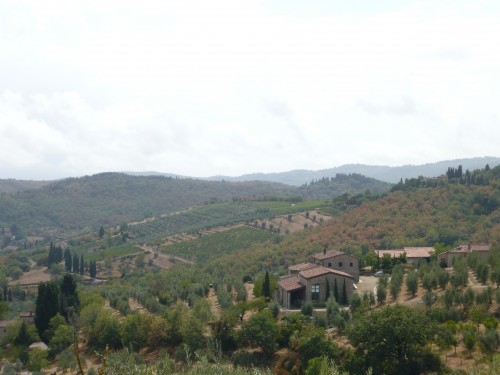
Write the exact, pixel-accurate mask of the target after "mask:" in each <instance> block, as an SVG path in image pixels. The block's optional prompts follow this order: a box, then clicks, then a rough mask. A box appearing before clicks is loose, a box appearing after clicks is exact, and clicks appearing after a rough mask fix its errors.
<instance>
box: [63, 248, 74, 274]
mask: <svg viewBox="0 0 500 375" xmlns="http://www.w3.org/2000/svg"><path fill="white" fill-rule="evenodd" d="M72 265H73V257H72V256H71V250H70V249H69V248H68V249H66V250H65V251H64V266H65V267H66V272H71V266H72Z"/></svg>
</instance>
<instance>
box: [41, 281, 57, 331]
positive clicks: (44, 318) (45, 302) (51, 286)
mask: <svg viewBox="0 0 500 375" xmlns="http://www.w3.org/2000/svg"><path fill="white" fill-rule="evenodd" d="M59 307H60V303H59V286H58V285H57V284H56V283H55V282H53V281H48V282H41V283H40V284H38V296H37V297H36V306H35V325H36V328H37V330H38V333H39V335H40V337H43V333H44V332H45V331H46V330H47V328H49V322H50V319H52V317H54V316H55V315H56V314H57V313H58V312H59Z"/></svg>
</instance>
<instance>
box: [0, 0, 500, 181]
mask: <svg viewBox="0 0 500 375" xmlns="http://www.w3.org/2000/svg"><path fill="white" fill-rule="evenodd" d="M499 17H500V2H498V1H497V0H490V1H488V0H484V1H483V0H476V1H469V0H453V1H449V0H440V1H435V0H416V1H411V0H397V1H396V0H377V1H365V0H364V1H361V0H349V1H347V0H343V1H341V0H311V1H303V0H300V1H299V0H252V1H248V0H245V1H240V0H210V1H206V0H161V1H152V0H140V1H139V0H120V1H114V0H104V1H103V0H84V1H74V0H44V1H39V0H34V1H24V0H0V178H16V179H37V180H41V179H58V178H64V177H77V176H83V175H91V174H94V173H99V172H108V171H158V172H167V173H174V174H178V175H184V176H198V177H207V176H213V175H229V176H236V175H241V174H245V173H253V172H281V171H288V170H293V169H314V170H316V169H324V168H331V167H335V166H340V165H342V164H348V163H363V164H371V165H392V166H397V165H404V164H424V163H429V162H435V161H440V160H449V159H457V158H467V157H476V156H500V104H499V103H500V69H499V67H500V48H499V46H500V22H498V20H499Z"/></svg>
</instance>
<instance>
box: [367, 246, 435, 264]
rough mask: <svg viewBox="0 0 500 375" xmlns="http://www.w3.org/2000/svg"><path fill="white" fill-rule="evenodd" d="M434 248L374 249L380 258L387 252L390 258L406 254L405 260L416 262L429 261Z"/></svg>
mask: <svg viewBox="0 0 500 375" xmlns="http://www.w3.org/2000/svg"><path fill="white" fill-rule="evenodd" d="M435 251H436V250H435V249H434V248H433V247H404V248H402V249H396V250H375V253H376V254H377V257H379V258H382V257H383V256H384V254H389V256H390V257H391V258H399V257H400V256H401V255H405V256H406V261H407V262H409V263H413V264H417V263H418V262H419V261H421V260H426V261H430V260H431V256H432V255H433V254H434V252H435Z"/></svg>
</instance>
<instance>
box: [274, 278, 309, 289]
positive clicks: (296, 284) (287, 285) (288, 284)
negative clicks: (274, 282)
mask: <svg viewBox="0 0 500 375" xmlns="http://www.w3.org/2000/svg"><path fill="white" fill-rule="evenodd" d="M278 285H279V286H280V287H281V288H283V289H285V290H286V291H287V292H291V291H293V290H297V289H301V288H304V285H302V284H301V283H300V280H299V278H298V276H297V275H291V276H285V277H283V278H281V279H280V281H279V283H278Z"/></svg>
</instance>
